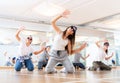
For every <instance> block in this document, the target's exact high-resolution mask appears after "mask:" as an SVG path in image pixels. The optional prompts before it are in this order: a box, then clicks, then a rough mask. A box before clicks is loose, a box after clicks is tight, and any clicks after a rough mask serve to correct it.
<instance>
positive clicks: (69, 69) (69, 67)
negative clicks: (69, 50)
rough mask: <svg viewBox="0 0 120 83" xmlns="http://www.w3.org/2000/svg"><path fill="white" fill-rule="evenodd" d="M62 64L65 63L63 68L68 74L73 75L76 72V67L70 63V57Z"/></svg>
mask: <svg viewBox="0 0 120 83" xmlns="http://www.w3.org/2000/svg"><path fill="white" fill-rule="evenodd" d="M62 63H63V66H64V67H65V71H66V72H68V73H73V72H74V71H75V69H74V66H73V64H72V63H71V62H70V60H69V58H68V57H67V58H66V59H65V60H64V61H63V62H62Z"/></svg>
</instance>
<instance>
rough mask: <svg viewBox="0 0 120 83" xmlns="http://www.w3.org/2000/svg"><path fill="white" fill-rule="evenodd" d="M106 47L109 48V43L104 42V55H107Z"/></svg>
mask: <svg viewBox="0 0 120 83" xmlns="http://www.w3.org/2000/svg"><path fill="white" fill-rule="evenodd" d="M108 47H109V42H104V44H103V48H104V50H105V52H106V53H108Z"/></svg>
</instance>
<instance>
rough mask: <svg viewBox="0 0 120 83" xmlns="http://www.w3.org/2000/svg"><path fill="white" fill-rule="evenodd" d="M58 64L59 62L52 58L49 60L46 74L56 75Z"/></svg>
mask: <svg viewBox="0 0 120 83" xmlns="http://www.w3.org/2000/svg"><path fill="white" fill-rule="evenodd" d="M57 63H58V61H56V60H54V59H53V58H50V59H49V60H48V63H47V66H46V68H45V72H46V73H54V72H55V69H54V67H55V65H56V64H57Z"/></svg>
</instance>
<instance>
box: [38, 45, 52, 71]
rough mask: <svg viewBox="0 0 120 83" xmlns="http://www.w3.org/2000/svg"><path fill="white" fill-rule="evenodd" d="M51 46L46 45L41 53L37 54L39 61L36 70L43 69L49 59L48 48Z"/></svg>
mask: <svg viewBox="0 0 120 83" xmlns="http://www.w3.org/2000/svg"><path fill="white" fill-rule="evenodd" d="M50 48H51V46H46V47H45V49H44V50H43V52H42V53H40V55H39V57H40V58H39V61H38V70H41V69H43V67H46V65H47V62H48V59H49V50H50Z"/></svg>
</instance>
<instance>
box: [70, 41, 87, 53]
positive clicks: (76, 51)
mask: <svg viewBox="0 0 120 83" xmlns="http://www.w3.org/2000/svg"><path fill="white" fill-rule="evenodd" d="M86 46H87V43H83V44H82V45H81V46H80V47H79V48H78V49H75V50H72V54H73V53H78V52H80V51H81V50H83V49H84V48H85V47H86Z"/></svg>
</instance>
